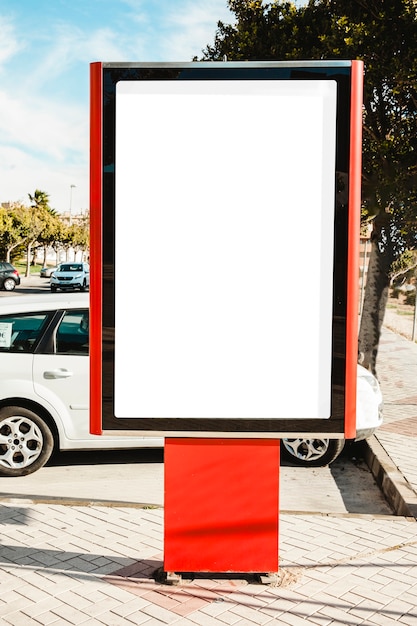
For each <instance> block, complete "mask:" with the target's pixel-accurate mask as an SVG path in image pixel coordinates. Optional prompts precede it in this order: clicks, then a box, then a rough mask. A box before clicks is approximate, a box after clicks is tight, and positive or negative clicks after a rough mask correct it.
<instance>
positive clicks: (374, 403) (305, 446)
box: [281, 365, 383, 467]
mask: <svg viewBox="0 0 417 626" xmlns="http://www.w3.org/2000/svg"><path fill="white" fill-rule="evenodd" d="M357 371H358V378H357V394H356V438H355V441H362V440H363V439H366V438H367V437H370V436H371V435H372V434H373V433H374V432H375V430H376V429H377V428H378V427H379V426H381V424H382V421H383V418H382V408H383V399H382V393H381V389H380V386H379V383H378V381H377V379H376V378H375V376H373V374H371V372H369V371H368V370H366V369H365V368H364V367H362V366H361V365H358V369H357ZM345 443H346V442H345V440H344V439H324V438H316V439H303V438H301V437H297V438H295V439H282V445H281V456H282V457H283V458H285V459H286V460H289V461H290V462H292V463H294V464H295V465H304V466H308V467H320V466H323V465H328V464H329V463H331V462H332V461H334V460H335V459H336V458H337V457H338V456H339V454H340V453H341V452H342V450H343V448H344V446H345Z"/></svg>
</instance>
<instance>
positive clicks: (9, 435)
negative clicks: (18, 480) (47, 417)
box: [0, 406, 54, 476]
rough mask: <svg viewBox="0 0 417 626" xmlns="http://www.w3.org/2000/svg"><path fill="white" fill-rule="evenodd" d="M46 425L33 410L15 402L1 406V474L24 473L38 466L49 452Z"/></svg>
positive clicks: (50, 443)
mask: <svg viewBox="0 0 417 626" xmlns="http://www.w3.org/2000/svg"><path fill="white" fill-rule="evenodd" d="M53 449H54V438H53V435H52V433H51V430H50V428H49V426H48V425H47V424H46V423H45V422H44V420H43V419H42V418H41V417H39V415H37V414H36V413H34V412H33V411H30V410H29V409H25V408H23V407H18V406H6V407H3V408H2V409H0V475H1V476H26V475H27V474H32V473H33V472H36V470H38V469H39V468H41V467H42V466H43V465H45V463H46V462H47V460H48V459H49V457H50V456H51V454H52V451H53Z"/></svg>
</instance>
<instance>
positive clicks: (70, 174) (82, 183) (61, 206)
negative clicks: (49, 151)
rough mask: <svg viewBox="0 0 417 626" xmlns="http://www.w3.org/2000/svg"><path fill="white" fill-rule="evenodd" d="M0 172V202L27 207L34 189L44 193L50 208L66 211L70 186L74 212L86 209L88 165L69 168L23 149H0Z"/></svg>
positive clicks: (80, 164) (76, 165)
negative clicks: (16, 203) (29, 195)
mask: <svg viewBox="0 0 417 626" xmlns="http://www.w3.org/2000/svg"><path fill="white" fill-rule="evenodd" d="M0 171H1V172H2V184H1V202H7V201H10V202H18V201H21V202H23V203H24V204H29V199H28V193H32V194H33V192H34V190H35V189H41V190H42V191H46V193H48V194H49V197H50V204H51V207H52V208H55V209H57V210H58V211H68V210H69V202H70V185H72V184H75V185H76V188H75V189H74V190H73V194H72V208H73V211H74V212H78V211H80V210H81V209H86V208H88V206H89V202H88V194H89V187H88V185H89V182H88V165H87V163H77V164H73V165H71V166H69V165H67V164H64V163H58V162H56V161H54V160H53V159H51V160H50V159H42V160H41V159H39V158H37V157H34V156H32V155H30V154H28V153H27V152H26V151H25V150H20V149H18V148H12V147H10V146H6V147H4V146H0Z"/></svg>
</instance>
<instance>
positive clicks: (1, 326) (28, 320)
mask: <svg viewBox="0 0 417 626" xmlns="http://www.w3.org/2000/svg"><path fill="white" fill-rule="evenodd" d="M51 315H52V314H51V313H50V312H43V313H24V314H18V315H0V351H1V352H33V351H34V349H35V347H36V344H37V343H38V341H39V339H40V337H41V336H42V331H43V329H44V327H45V326H46V323H47V321H48V319H49V318H50V317H51Z"/></svg>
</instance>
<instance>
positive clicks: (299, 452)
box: [281, 437, 345, 467]
mask: <svg viewBox="0 0 417 626" xmlns="http://www.w3.org/2000/svg"><path fill="white" fill-rule="evenodd" d="M344 446H345V441H344V439H319V438H316V439H302V438H301V437H297V438H296V439H282V440H281V456H282V458H284V459H286V460H288V461H290V462H291V463H294V464H295V465H303V466H305V467H322V466H323V465H328V464H329V463H331V462H332V461H334V460H335V459H336V458H337V457H338V456H339V454H340V453H341V452H342V450H343V448H344Z"/></svg>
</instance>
